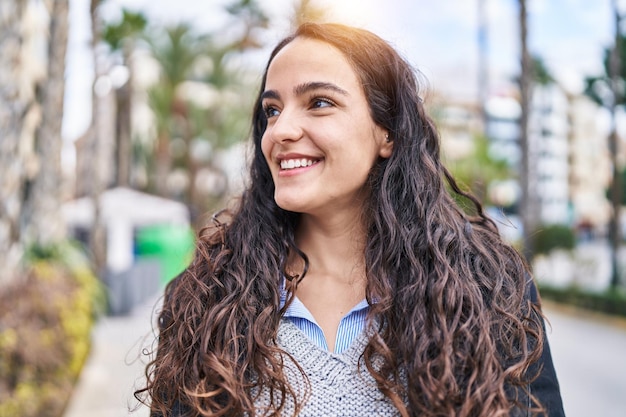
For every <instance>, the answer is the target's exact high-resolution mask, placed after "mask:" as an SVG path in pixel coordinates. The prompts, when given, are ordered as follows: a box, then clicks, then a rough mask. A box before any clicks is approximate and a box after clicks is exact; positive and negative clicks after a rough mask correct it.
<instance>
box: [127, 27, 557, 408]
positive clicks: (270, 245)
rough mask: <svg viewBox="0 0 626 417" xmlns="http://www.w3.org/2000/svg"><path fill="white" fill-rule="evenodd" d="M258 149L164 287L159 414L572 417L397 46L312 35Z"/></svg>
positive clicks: (270, 100) (264, 90)
mask: <svg viewBox="0 0 626 417" xmlns="http://www.w3.org/2000/svg"><path fill="white" fill-rule="evenodd" d="M253 140H254V157H253V160H252V162H251V165H250V179H249V185H248V186H247V189H246V191H245V192H244V193H243V195H242V197H241V200H240V201H239V203H238V206H237V207H236V209H234V210H232V211H231V212H230V213H226V214H224V215H221V216H218V217H216V218H214V223H215V224H214V225H213V226H212V227H209V228H207V229H205V230H204V231H203V232H202V233H201V234H200V239H199V242H198V250H197V254H196V257H195V259H194V261H193V263H192V264H191V265H190V266H189V268H188V269H187V270H186V271H185V272H184V273H183V274H182V275H181V276H180V277H178V278H177V279H176V280H175V281H173V282H172V283H171V284H170V285H169V286H168V287H167V289H166V294H165V299H164V305H163V310H162V312H161V314H160V317H159V320H160V321H159V324H160V335H159V339H158V348H157V355H156V358H155V359H154V361H153V362H152V363H150V364H149V366H148V369H147V376H148V383H147V387H146V388H145V389H144V390H143V391H142V392H144V393H147V394H148V396H149V399H150V402H151V407H152V410H153V415H154V416H242V415H245V416H296V415H298V416H316V417H317V416H481V417H487V416H490V417H493V416H509V415H544V416H545V415H549V416H550V417H558V416H562V415H563V410H562V405H561V398H560V394H559V387H558V382H557V379H556V376H555V373H554V368H553V366H552V360H551V357H550V351H549V348H548V344H547V341H546V339H545V335H544V327H543V318H542V314H541V311H540V307H539V304H538V301H537V294H536V290H535V287H534V285H533V283H532V279H531V278H530V274H529V271H528V268H527V267H526V265H525V263H524V262H523V260H522V258H521V257H520V256H519V255H518V253H517V252H516V251H515V250H514V249H513V248H511V247H510V246H509V245H508V244H506V243H504V242H503V241H502V239H501V238H500V236H499V235H498V232H497V229H496V227H495V225H494V223H493V222H492V221H491V220H489V219H488V218H487V217H486V216H485V215H484V214H483V210H482V207H481V205H480V204H479V202H478V201H476V200H475V198H474V197H472V196H471V195H468V194H466V193H465V192H463V191H461V190H460V189H459V187H458V186H457V184H456V183H455V181H454V180H453V178H452V177H451V176H450V174H449V173H448V171H447V170H446V169H445V168H444V166H443V165H442V163H441V160H440V155H439V138H438V135H437V133H436V130H435V127H434V125H433V122H432V120H431V119H430V118H429V117H428V116H427V115H426V113H425V110H424V107H423V105H422V100H421V99H420V96H419V91H418V85H417V81H416V77H415V74H414V71H413V70H412V69H411V67H410V65H408V64H407V63H406V62H405V60H403V59H402V58H401V57H400V56H399V55H398V53H397V52H396V51H395V50H394V49H393V48H392V47H390V46H389V45H388V44H387V43H386V42H385V41H383V40H381V39H380V38H379V37H377V36H376V35H374V34H372V33H370V32H367V31H364V30H360V29H355V28H349V27H345V26H341V25H336V24H323V25H317V24H305V25H303V26H301V27H300V28H299V29H298V30H297V32H296V33H295V34H294V35H293V36H290V37H288V38H287V39H285V40H283V41H282V42H281V43H280V44H279V45H278V46H277V47H276V49H275V50H274V52H273V53H272V55H271V57H270V60H269V63H268V65H267V68H266V71H265V74H264V76H263V81H262V84H261V89H260V94H259V96H258V99H257V102H256V105H255V107H254V114H253ZM446 183H447V184H448V186H449V190H450V192H452V193H455V194H457V195H458V196H459V197H460V198H462V199H465V201H468V202H471V203H472V205H473V206H474V208H475V210H474V211H475V213H476V214H475V215H473V216H470V215H468V214H466V212H465V211H464V210H462V209H461V208H459V206H458V205H457V204H456V203H455V199H453V198H452V197H451V195H450V193H449V191H448V189H447V188H446ZM140 394H141V392H139V393H138V395H140Z"/></svg>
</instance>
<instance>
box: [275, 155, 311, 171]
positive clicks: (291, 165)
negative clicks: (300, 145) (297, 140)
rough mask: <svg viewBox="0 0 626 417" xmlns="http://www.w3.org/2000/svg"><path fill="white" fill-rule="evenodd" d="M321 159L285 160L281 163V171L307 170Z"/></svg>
mask: <svg viewBox="0 0 626 417" xmlns="http://www.w3.org/2000/svg"><path fill="white" fill-rule="evenodd" d="M319 161H320V160H319V159H307V158H299V159H283V160H282V161H280V169H282V170H289V169H296V168H305V167H310V166H311V165H314V164H316V163H318V162H319Z"/></svg>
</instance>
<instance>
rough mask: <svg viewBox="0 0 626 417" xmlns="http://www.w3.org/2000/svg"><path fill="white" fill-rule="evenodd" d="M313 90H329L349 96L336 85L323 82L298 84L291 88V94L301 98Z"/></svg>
mask: <svg viewBox="0 0 626 417" xmlns="http://www.w3.org/2000/svg"><path fill="white" fill-rule="evenodd" d="M313 90H331V91H334V92H335V93H339V94H341V95H344V96H349V95H350V94H348V92H347V91H346V90H344V89H343V88H341V87H339V86H337V85H336V84H333V83H329V82H323V81H311V82H308V83H302V84H299V85H297V86H295V87H294V88H293V93H294V94H295V95H296V96H301V95H303V94H306V93H308V92H309V91H313Z"/></svg>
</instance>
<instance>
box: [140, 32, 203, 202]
mask: <svg viewBox="0 0 626 417" xmlns="http://www.w3.org/2000/svg"><path fill="white" fill-rule="evenodd" d="M159 35H160V36H159ZM159 35H156V36H155V35H153V36H152V38H151V39H150V40H149V45H150V50H151V53H152V56H153V57H154V58H155V60H156V61H157V62H158V64H159V67H160V69H161V75H160V79H159V82H158V84H156V85H155V86H153V87H152V88H151V89H150V91H149V92H148V95H149V102H150V106H151V108H152V110H153V112H154V115H155V118H156V120H157V122H156V128H157V143H156V149H155V150H156V167H155V168H156V178H155V181H154V184H155V188H156V191H157V193H158V194H159V195H162V196H166V195H167V194H168V190H167V178H168V175H169V173H170V171H171V167H172V157H171V154H170V139H171V135H172V133H173V128H174V125H175V120H176V116H177V115H178V116H180V117H182V118H183V119H184V117H185V112H186V109H187V104H186V103H185V102H184V101H183V100H181V98H180V95H178V90H179V88H180V86H181V85H182V84H183V83H184V82H185V81H187V80H188V79H190V78H191V75H192V74H191V73H192V69H193V67H194V64H195V63H196V61H197V59H198V58H199V57H200V56H201V55H202V53H203V52H204V42H203V38H200V37H196V36H194V34H193V32H192V30H191V27H190V26H189V25H187V24H184V23H181V24H178V25H177V26H173V27H169V28H167V29H166V30H165V33H164V34H159Z"/></svg>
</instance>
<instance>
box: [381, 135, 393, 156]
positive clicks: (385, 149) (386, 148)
mask: <svg viewBox="0 0 626 417" xmlns="http://www.w3.org/2000/svg"><path fill="white" fill-rule="evenodd" d="M392 151H393V139H392V138H390V137H389V132H385V133H384V140H383V141H382V142H381V144H380V149H379V151H378V155H380V157H381V158H389V157H390V156H391V152H392Z"/></svg>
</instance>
